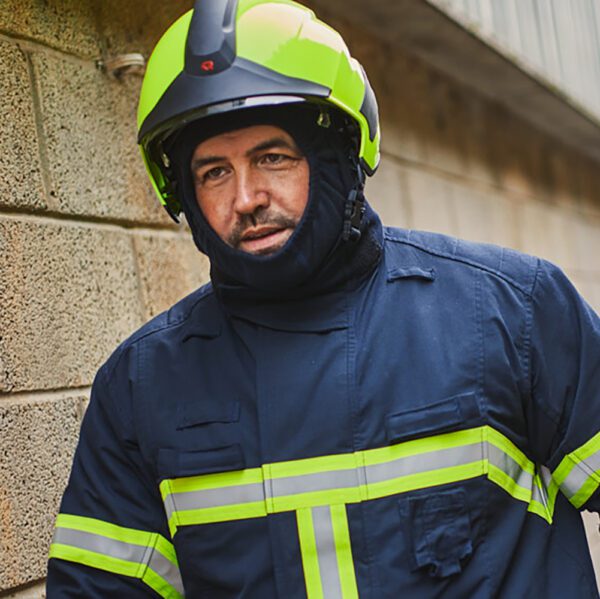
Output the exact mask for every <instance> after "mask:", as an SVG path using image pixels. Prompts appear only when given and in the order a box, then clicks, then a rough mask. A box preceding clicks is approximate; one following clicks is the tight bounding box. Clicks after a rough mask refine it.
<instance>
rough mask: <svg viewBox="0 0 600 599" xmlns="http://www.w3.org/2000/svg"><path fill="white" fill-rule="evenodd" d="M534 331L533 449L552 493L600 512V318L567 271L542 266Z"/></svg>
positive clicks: (531, 353) (532, 323)
mask: <svg viewBox="0 0 600 599" xmlns="http://www.w3.org/2000/svg"><path fill="white" fill-rule="evenodd" d="M530 326H531V346H530V348H529V349H530V351H529V356H530V375H531V376H530V379H531V380H530V385H531V401H532V406H531V407H530V410H532V411H533V412H534V413H533V414H530V415H529V422H530V440H531V442H532V447H533V450H534V452H535V453H536V454H537V456H536V457H537V458H538V459H539V460H540V462H541V463H543V464H546V465H547V467H548V468H549V470H550V472H551V473H552V478H551V481H550V492H551V493H552V491H554V493H556V492H557V491H558V490H560V491H561V492H562V493H563V494H564V495H565V496H566V497H567V498H568V499H569V501H570V502H571V503H572V504H573V505H574V506H575V507H576V508H578V509H588V510H594V511H598V509H599V508H600V493H597V490H598V487H599V486H600V319H599V318H598V315H597V314H596V313H595V312H594V311H593V310H592V308H590V306H589V305H588V304H586V302H585V301H584V300H583V299H582V298H581V297H580V295H579V294H578V293H577V291H576V290H575V289H574V287H573V285H572V284H571V283H570V282H569V280H568V279H567V278H566V276H565V275H564V274H563V273H562V271H561V270H559V269H558V268H557V267H556V266H554V265H552V264H550V263H548V262H545V261H540V262H539V265H538V271H537V276H536V282H535V286H534V289H533V297H532V308H531V314H530ZM551 493H550V495H551Z"/></svg>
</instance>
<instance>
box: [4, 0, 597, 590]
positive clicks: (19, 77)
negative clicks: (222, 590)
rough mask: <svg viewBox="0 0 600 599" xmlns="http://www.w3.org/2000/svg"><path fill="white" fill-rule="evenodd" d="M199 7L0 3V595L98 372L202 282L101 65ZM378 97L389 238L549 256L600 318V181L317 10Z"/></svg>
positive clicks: (41, 524)
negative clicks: (418, 237)
mask: <svg viewBox="0 0 600 599" xmlns="http://www.w3.org/2000/svg"><path fill="white" fill-rule="evenodd" d="M190 5H191V1H185V2H184V1H183V0H178V1H176V2H167V3H158V2H142V0H133V1H132V2H128V3H122V2H117V0H98V1H97V2H95V3H94V2H92V1H90V0H83V1H82V0H46V1H45V2H43V1H42V0H4V1H3V2H2V4H0V80H1V81H2V82H3V94H0V123H2V124H1V125H0V130H1V135H0V597H1V596H13V593H14V596H15V597H20V598H21V599H24V598H25V597H27V598H33V597H36V598H38V597H41V596H42V592H43V591H42V587H41V586H39V581H41V580H42V579H43V577H44V574H45V567H46V553H47V549H48V544H49V540H50V537H51V532H52V525H53V520H54V515H55V513H56V509H57V507H58V502H59V499H60V495H61V493H62V490H63V488H64V485H65V483H66V479H67V476H68V472H69V468H70V461H71V459H72V455H73V448H74V445H75V442H76V438H77V431H78V428H79V423H80V419H81V415H82V413H83V410H84V407H85V403H86V401H87V397H88V394H89V388H90V385H91V383H92V379H93V376H94V373H95V371H96V369H97V368H98V366H99V365H100V364H101V363H102V361H103V360H104V359H106V357H107V356H108V355H109V354H110V352H111V351H112V350H113V349H114V347H115V346H116V344H117V343H118V342H119V341H120V340H122V339H123V338H125V337H126V336H127V335H128V334H129V333H130V332H132V331H133V330H134V329H136V328H137V327H138V326H139V325H141V324H142V323H143V322H144V321H145V320H147V319H148V318H149V317H150V316H152V315H153V314H156V313H157V312H159V311H160V310H162V309H164V308H166V307H167V306H169V305H170V304H171V303H173V302H174V301H175V300H176V299H178V298H179V297H182V296H183V295H185V294H186V293H187V292H188V291H189V290H191V289H193V288H194V287H196V286H197V285H199V284H200V283H201V282H203V281H205V280H206V278H207V264H206V261H205V260H204V259H203V258H202V257H201V256H200V255H199V254H197V252H196V251H195V249H194V247H193V244H192V243H191V241H190V240H189V239H188V234H187V233H186V231H185V230H184V229H181V228H178V227H176V226H174V225H173V224H172V223H171V222H170V221H169V219H168V218H167V217H166V216H165V215H164V214H163V213H162V211H161V209H160V208H159V207H158V205H157V202H156V200H155V198H154V197H153V196H152V193H151V190H150V188H149V185H148V183H147V182H146V178H145V174H144V172H143V168H142V165H141V161H140V159H139V156H138V152H137V149H136V147H135V118H134V115H135V109H136V103H137V93H138V90H139V84H140V81H139V79H137V78H135V77H130V78H126V79H124V80H122V81H118V80H114V79H110V78H109V77H108V76H107V75H106V74H104V73H102V72H101V71H99V70H98V69H97V68H96V62H95V61H96V59H97V58H99V57H100V56H110V55H114V54H117V53H122V52H131V51H135V52H143V53H146V54H147V53H148V51H149V49H150V48H151V47H152V45H153V44H154V42H155V41H156V40H157V39H158V36H159V35H160V32H161V31H163V30H164V28H165V27H166V26H167V25H168V24H169V23H170V22H171V21H172V20H173V19H174V18H175V17H176V16H178V15H179V14H181V13H182V12H183V11H184V10H185V9H186V8H188V7H189V6H190ZM318 12H319V14H321V15H322V16H323V17H325V18H328V19H329V20H330V21H331V22H332V24H333V25H335V26H336V27H338V28H339V29H340V31H341V32H342V33H343V35H345V36H346V38H347V40H348V41H349V43H350V45H351V47H352V49H353V51H354V53H355V54H356V55H357V56H358V57H359V59H360V60H361V61H362V62H363V63H364V65H365V67H366V68H367V71H368V73H369V75H370V78H371V81H372V83H373V86H374V88H375V90H376V92H377V94H378V97H379V100H380V105H381V113H382V122H383V132H384V135H383V162H382V166H381V169H380V171H379V172H378V174H377V176H376V178H375V179H373V180H372V181H371V182H370V183H369V187H368V196H369V198H370V200H371V201H372V203H373V204H374V205H375V206H376V207H377V208H378V210H379V211H380V213H381V214H382V216H383V218H384V221H386V222H387V223H388V224H396V225H403V226H409V227H414V228H423V229H430V230H437V231H442V232H447V233H450V234H455V235H459V236H462V237H467V238H470V239H475V240H481V241H490V242H493V243H499V244H503V245H508V246H511V247H515V248H517V249H521V250H524V251H527V252H530V253H535V254H538V255H542V256H544V257H547V258H549V259H551V260H553V261H555V262H556V263H558V264H559V265H561V266H562V267H564V268H565V269H566V270H567V272H568V273H569V275H570V276H571V277H572V278H573V280H574V282H575V283H576V284H577V286H578V287H579V288H580V290H581V291H582V293H583V294H584V295H585V296H586V297H587V298H588V300H589V301H590V303H592V304H593V305H594V306H595V307H596V309H600V262H599V261H598V258H597V257H598V256H600V192H599V191H598V190H600V174H599V171H598V168H597V165H595V164H594V163H592V162H590V161H589V160H587V159H586V158H585V156H583V155H581V154H579V153H578V152H577V151H576V150H574V149H572V148H569V147H567V146H565V145H563V144H562V143H561V142H559V141H557V140H554V139H551V138H549V137H546V136H544V135H542V134H540V133H538V132H536V131H535V130H534V129H533V128H531V127H530V126H528V125H527V124H526V123H524V122H522V121H520V120H518V119H517V118H515V117H514V116H512V115H511V113H510V111H509V110H507V109H503V108H501V107H499V106H497V105H494V104H492V103H490V102H487V101H484V100H482V99H480V98H479V97H478V94H477V93H476V91H473V90H470V89H467V88H464V87H461V86H460V85H457V84H455V83H454V82H452V81H451V80H448V79H447V78H445V77H443V76H441V75H438V74H437V73H436V72H435V71H433V70H431V69H429V68H427V67H426V66H425V65H423V64H422V63H420V62H419V61H417V60H415V59H413V58H411V57H410V56H409V55H407V54H406V53H403V52H400V51H398V50H395V49H392V48H389V47H385V46H382V45H381V44H379V43H378V41H377V40H375V39H372V38H369V37H368V36H365V35H363V34H362V33H361V32H360V31H359V30H358V29H357V28H353V27H350V26H348V25H346V24H345V23H343V22H341V21H340V20H339V19H338V18H336V17H335V16H331V15H327V14H326V12H324V11H323V10H319V11H318Z"/></svg>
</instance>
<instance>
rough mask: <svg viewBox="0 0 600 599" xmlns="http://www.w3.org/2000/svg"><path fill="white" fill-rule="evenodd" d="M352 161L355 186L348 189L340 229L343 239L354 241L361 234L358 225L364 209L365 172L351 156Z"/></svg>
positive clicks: (357, 239) (358, 238)
mask: <svg viewBox="0 0 600 599" xmlns="http://www.w3.org/2000/svg"><path fill="white" fill-rule="evenodd" d="M352 161H353V162H354V166H355V168H356V174H357V177H356V178H357V183H356V186H355V187H354V188H353V189H351V190H350V193H349V194H348V197H347V198H346V203H345V205H344V229H343V231H342V239H343V240H344V241H350V242H352V243H356V242H357V241H359V240H360V237H361V235H362V232H361V230H360V225H361V223H362V219H363V216H364V214H365V211H366V206H365V194H364V187H365V174H364V172H363V170H362V168H361V166H360V164H359V163H358V162H356V160H355V159H354V157H352Z"/></svg>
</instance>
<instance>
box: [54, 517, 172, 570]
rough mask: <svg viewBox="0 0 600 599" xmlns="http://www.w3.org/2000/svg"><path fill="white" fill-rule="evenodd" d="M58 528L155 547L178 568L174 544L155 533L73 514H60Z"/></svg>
mask: <svg viewBox="0 0 600 599" xmlns="http://www.w3.org/2000/svg"><path fill="white" fill-rule="evenodd" d="M55 526H56V528H70V529H73V530H80V531H82V532H89V533H92V534H97V535H100V536H103V537H107V538H109V539H114V540H115V541H121V542H124V543H132V544H134V545H140V546H142V547H155V548H156V549H157V550H158V551H159V552H160V553H161V554H162V555H163V556H164V557H165V558H166V559H168V560H169V561H170V562H171V563H172V564H173V565H175V566H177V554H176V553H175V547H173V545H172V543H170V542H169V541H167V540H166V539H165V538H164V537H163V536H162V535H160V534H158V533H155V532H148V531H145V530H138V529H135V528H127V527H125V526H118V525H117V524H112V523H110V522H106V521H104V520H98V519H97V518H88V517H86V516H74V515H73V514H58V516H56V524H55Z"/></svg>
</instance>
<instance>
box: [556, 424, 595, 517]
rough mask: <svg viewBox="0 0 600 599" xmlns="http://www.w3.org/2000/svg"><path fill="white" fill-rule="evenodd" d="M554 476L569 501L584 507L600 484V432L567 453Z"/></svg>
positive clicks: (576, 505) (577, 506) (578, 506)
mask: <svg viewBox="0 0 600 599" xmlns="http://www.w3.org/2000/svg"><path fill="white" fill-rule="evenodd" d="M552 477H553V478H554V480H555V481H556V483H557V485H559V486H560V488H561V490H562V491H563V493H564V494H565V495H566V497H567V498H568V499H569V501H570V502H571V503H572V504H573V505H574V506H575V507H576V508H580V507H582V506H583V505H584V504H585V503H586V501H587V500H588V499H589V498H590V497H591V496H592V495H593V494H594V493H595V492H596V490H597V489H598V487H599V486H600V433H597V434H596V435H594V436H593V437H592V438H591V439H590V440H589V441H587V442H586V443H584V444H583V445H582V446H581V447H579V448H578V449H576V450H574V451H572V452H571V453H569V454H567V455H566V456H565V457H564V458H563V459H562V461H561V462H560V464H559V465H558V467H557V468H556V470H555V471H554V473H553V474H552Z"/></svg>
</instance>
